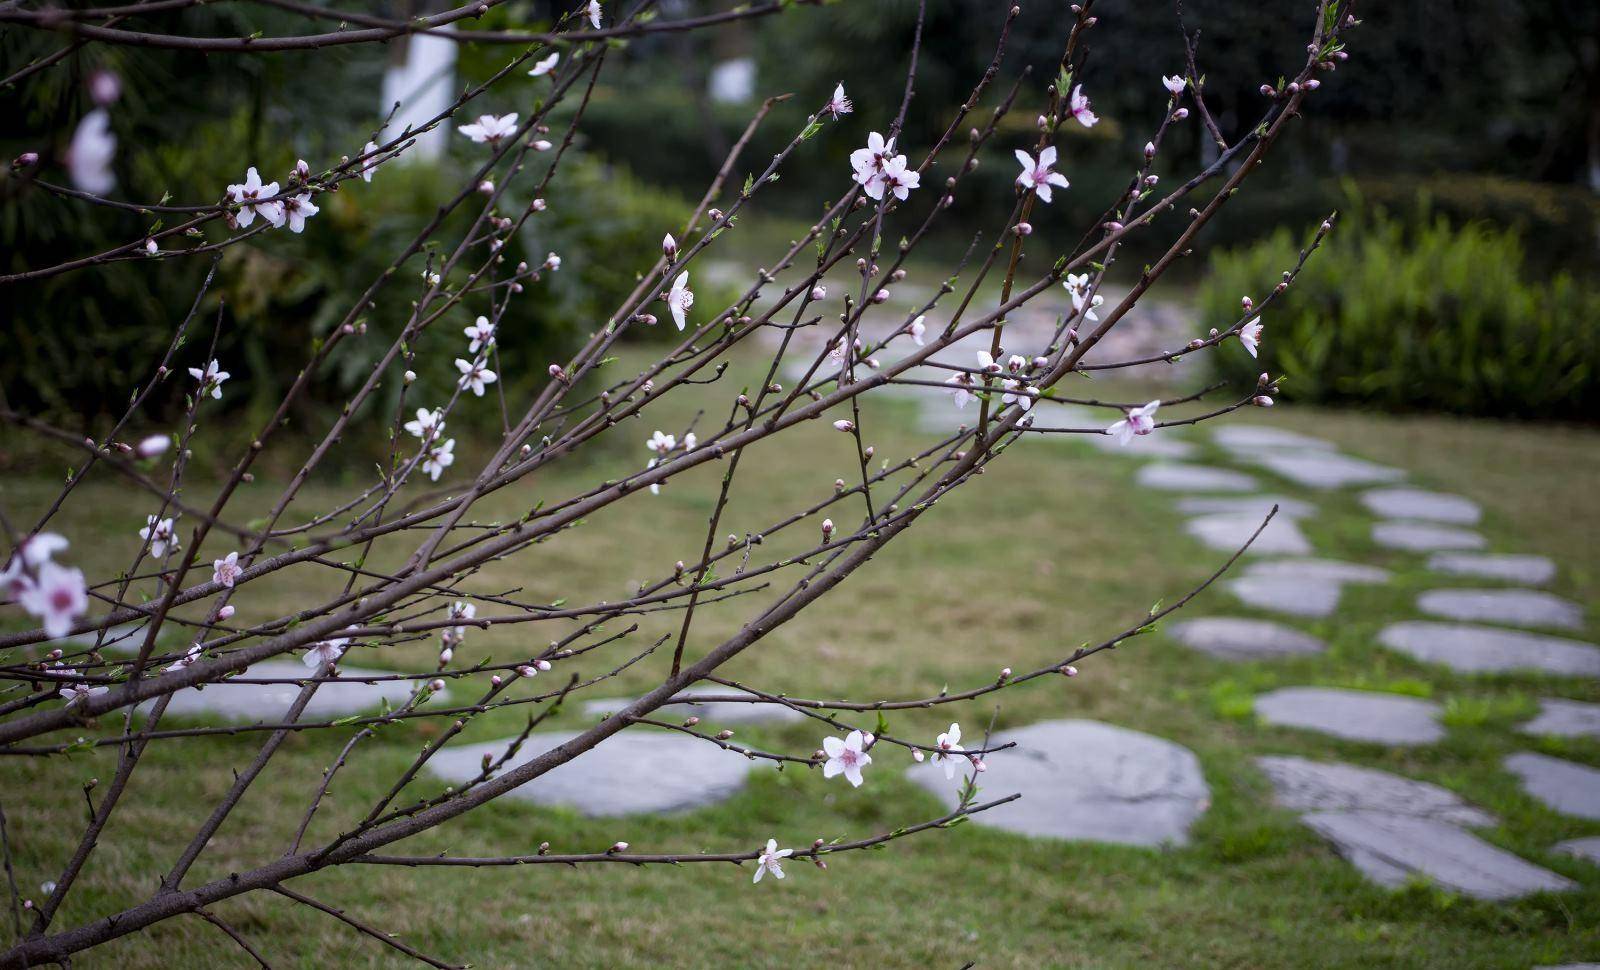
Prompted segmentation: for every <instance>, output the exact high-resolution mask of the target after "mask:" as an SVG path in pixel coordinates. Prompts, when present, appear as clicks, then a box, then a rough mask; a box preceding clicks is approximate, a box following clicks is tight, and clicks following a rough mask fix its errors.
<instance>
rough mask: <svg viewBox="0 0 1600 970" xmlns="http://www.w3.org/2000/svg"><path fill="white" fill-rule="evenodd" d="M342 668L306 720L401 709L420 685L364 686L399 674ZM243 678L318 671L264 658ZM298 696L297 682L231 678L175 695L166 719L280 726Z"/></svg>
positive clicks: (441, 696)
mask: <svg viewBox="0 0 1600 970" xmlns="http://www.w3.org/2000/svg"><path fill="white" fill-rule="evenodd" d="M337 669H338V673H339V678H338V681H336V682H328V683H324V684H323V685H322V686H321V687H318V688H317V692H316V693H315V694H312V695H311V702H310V703H308V704H307V705H306V709H305V713H303V714H302V715H300V720H301V721H303V722H311V721H326V720H330V719H333V718H339V717H345V716H347V715H350V714H360V713H362V712H365V711H373V710H377V709H379V708H381V707H382V706H383V704H384V703H385V702H387V703H388V705H389V707H391V708H395V707H399V706H400V705H401V704H404V703H405V702H406V700H407V699H408V698H409V697H410V696H411V690H412V687H413V686H414V685H415V684H416V681H409V680H378V681H371V682H368V683H363V682H362V678H364V677H386V676H391V675H393V674H394V673H396V671H393V670H371V669H368V668H365V667H349V666H346V665H344V664H340V665H339V666H338V668H337ZM238 676H239V677H241V678H243V679H245V680H253V679H262V680H267V679H273V680H276V679H284V680H288V679H292V678H295V679H298V678H307V677H311V676H313V673H312V671H311V670H310V669H309V668H307V667H306V665H305V664H302V663H300V662H298V661H294V660H262V661H260V662H258V663H253V664H251V665H250V667H249V669H248V670H246V671H245V672H244V673H243V674H240V675H238ZM298 696H300V684H298V683H284V684H248V683H240V682H239V680H237V679H234V678H230V679H227V680H223V681H220V682H218V683H215V684H207V685H206V686H205V688H204V689H201V688H198V687H186V688H184V689H183V690H180V691H174V692H173V694H172V700H171V701H170V702H168V704H167V716H169V717H199V716H207V717H218V718H222V719H224V720H229V721H245V722H260V723H264V724H275V723H277V722H279V721H281V720H283V716H284V714H286V713H287V712H288V710H289V707H290V706H291V705H292V704H293V703H294V699H295V698H296V697H298ZM448 696H449V695H448V692H438V693H435V694H433V696H431V697H429V698H428V701H427V703H430V704H432V703H438V702H439V701H440V700H442V699H444V698H446V697H448ZM154 704H155V701H154V700H150V701H146V702H145V703H143V704H140V705H139V707H140V708H141V709H144V708H148V707H150V706H152V705H154Z"/></svg>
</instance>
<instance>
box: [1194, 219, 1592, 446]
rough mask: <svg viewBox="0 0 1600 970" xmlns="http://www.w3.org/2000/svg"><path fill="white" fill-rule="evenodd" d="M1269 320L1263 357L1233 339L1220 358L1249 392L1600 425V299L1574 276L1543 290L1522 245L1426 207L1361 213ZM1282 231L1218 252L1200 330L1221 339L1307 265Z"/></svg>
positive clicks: (1331, 239) (1506, 234)
mask: <svg viewBox="0 0 1600 970" xmlns="http://www.w3.org/2000/svg"><path fill="white" fill-rule="evenodd" d="M1350 201H1351V202H1352V203H1355V204H1356V206H1358V208H1357V210H1356V212H1355V214H1354V215H1353V216H1352V217H1350V218H1346V219H1341V221H1340V224H1339V225H1338V226H1337V227H1336V228H1335V229H1334V230H1333V232H1332V234H1331V235H1329V236H1328V238H1327V239H1326V240H1325V242H1324V243H1323V245H1322V247H1321V248H1319V249H1318V251H1317V252H1316V253H1315V254H1313V256H1312V257H1311V260H1310V262H1309V263H1307V265H1306V268H1305V269H1304V271H1302V272H1301V274H1300V276H1299V278H1298V279H1297V280H1296V281H1295V283H1294V284H1293V285H1292V286H1290V287H1289V289H1288V290H1286V291H1285V292H1284V294H1283V296H1282V297H1280V299H1279V301H1278V302H1276V303H1275V304H1274V305H1273V306H1272V307H1271V308H1270V309H1268V310H1267V311H1266V312H1265V313H1264V314H1263V315H1262V322H1263V323H1264V324H1265V331H1264V333H1263V335H1262V343H1261V359H1260V360H1255V359H1252V358H1250V357H1249V356H1247V355H1246V354H1245V353H1244V351H1243V350H1242V349H1241V348H1240V347H1239V346H1238V345H1237V344H1235V343H1233V342H1231V341H1230V342H1229V343H1228V344H1227V345H1225V346H1224V347H1223V348H1222V352H1221V353H1219V354H1216V355H1213V357H1212V360H1213V361H1215V362H1216V363H1215V366H1216V367H1217V368H1218V369H1219V370H1220V371H1221V374H1222V376H1224V377H1226V378H1228V379H1230V380H1232V381H1234V382H1235V383H1237V384H1240V385H1242V386H1251V385H1253V384H1254V382H1255V379H1256V375H1257V374H1258V373H1259V372H1261V371H1267V372H1269V373H1271V374H1274V375H1277V374H1282V375H1285V376H1286V377H1287V380H1286V381H1285V383H1284V387H1283V396H1284V397H1286V398H1289V399H1292V400H1297V401H1317V402H1346V403H1353V404H1359V405H1365V406H1373V407H1379V408H1386V409H1392V410H1418V409H1421V410H1439V411H1446V412H1450V413H1454V414H1474V415H1496V416H1518V417H1526V418H1556V419H1561V420H1593V418H1594V416H1595V415H1596V414H1600V380H1597V376H1600V331H1597V329H1596V327H1595V320H1596V319H1597V318H1600V290H1596V289H1595V288H1594V286H1593V285H1592V282H1587V283H1586V282H1580V281H1578V280H1576V279H1574V278H1573V277H1572V276H1571V275H1569V274H1567V273H1564V272H1562V273H1557V274H1555V275H1554V276H1553V277H1551V278H1549V279H1539V278H1537V277H1536V276H1534V275H1532V274H1530V273H1529V271H1528V270H1527V268H1526V264H1525V259H1524V252H1523V241H1522V238H1521V236H1520V235H1519V234H1517V233H1516V232H1514V231H1511V230H1505V229H1500V228H1496V227H1493V226H1491V225H1488V224H1486V223H1482V222H1467V223H1464V224H1462V223H1457V222H1453V221H1452V220H1451V219H1449V218H1447V217H1446V216H1444V215H1441V214H1438V213H1435V212H1432V211H1430V210H1429V209H1427V208H1426V207H1423V208H1419V209H1417V210H1415V211H1414V213H1412V214H1410V215H1409V216H1407V217H1405V218H1397V217H1394V216H1391V215H1389V214H1388V213H1387V212H1386V211H1385V210H1384V209H1383V208H1382V207H1367V208H1365V209H1362V208H1359V202H1360V200H1359V199H1358V198H1352V199H1351V200H1350ZM1304 238H1305V236H1304V235H1303V234H1299V235H1297V234H1294V233H1291V232H1290V231H1289V230H1288V229H1287V228H1283V229H1279V230H1278V231H1277V232H1275V233H1274V234H1273V235H1272V236H1271V237H1270V238H1269V239H1267V240H1266V241H1264V242H1261V243H1259V244H1257V245H1254V246H1251V247H1248V248H1245V249H1240V250H1233V251H1227V252H1222V253H1219V254H1217V255H1216V256H1215V257H1213V259H1212V261H1211V274H1210V276H1209V278H1208V279H1207V281H1206V284H1205V286H1204V287H1203V288H1202V291H1201V297H1200V299H1201V325H1202V326H1203V327H1217V328H1225V327H1229V326H1232V325H1233V324H1234V323H1235V322H1236V321H1237V320H1238V316H1239V299H1240V296H1241V295H1243V294H1254V295H1256V296H1257V297H1259V296H1260V294H1262V293H1263V292H1264V291H1266V290H1268V289H1269V288H1270V287H1271V286H1273V285H1274V284H1276V283H1277V281H1278V279H1279V274H1281V273H1283V272H1284V271H1286V270H1289V269H1291V268H1292V267H1293V266H1294V264H1295V262H1296V260H1297V259H1298V256H1299V253H1300V250H1301V246H1302V241H1303V240H1304Z"/></svg>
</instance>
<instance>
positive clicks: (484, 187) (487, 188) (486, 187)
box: [478, 179, 494, 195]
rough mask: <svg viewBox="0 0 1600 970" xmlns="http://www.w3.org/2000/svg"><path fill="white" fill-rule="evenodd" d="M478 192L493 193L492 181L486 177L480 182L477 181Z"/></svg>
mask: <svg viewBox="0 0 1600 970" xmlns="http://www.w3.org/2000/svg"><path fill="white" fill-rule="evenodd" d="M478 194H479V195H494V183H493V182H491V181H489V180H488V179H484V180H483V181H482V182H479V183H478Z"/></svg>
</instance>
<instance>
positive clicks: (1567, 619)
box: [1417, 589, 1583, 630]
mask: <svg viewBox="0 0 1600 970" xmlns="http://www.w3.org/2000/svg"><path fill="white" fill-rule="evenodd" d="M1417 609H1419V610H1421V611H1422V612H1424V613H1429V614H1432V615H1433V616H1442V617H1444V618H1445V619H1447V620H1477V621H1481V622H1485V623H1504V624H1506V625H1507V626H1534V627H1539V626H1547V627H1557V628H1560V629H1563V630H1581V629H1583V607H1581V606H1579V605H1578V604H1576V603H1574V602H1572V601H1571V600H1564V599H1562V598H1561V597H1559V596H1555V595H1552V594H1550V593H1541V592H1539V591H1537V590H1531V589H1434V590H1429V591H1428V592H1426V593H1423V594H1422V595H1421V596H1418V597H1417Z"/></svg>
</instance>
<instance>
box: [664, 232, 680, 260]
mask: <svg viewBox="0 0 1600 970" xmlns="http://www.w3.org/2000/svg"><path fill="white" fill-rule="evenodd" d="M661 255H663V256H665V257H667V262H669V263H671V262H675V261H676V260H677V258H678V241H677V240H676V239H673V238H672V233H670V232H669V233H667V234H666V236H665V237H663V238H662V240H661Z"/></svg>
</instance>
